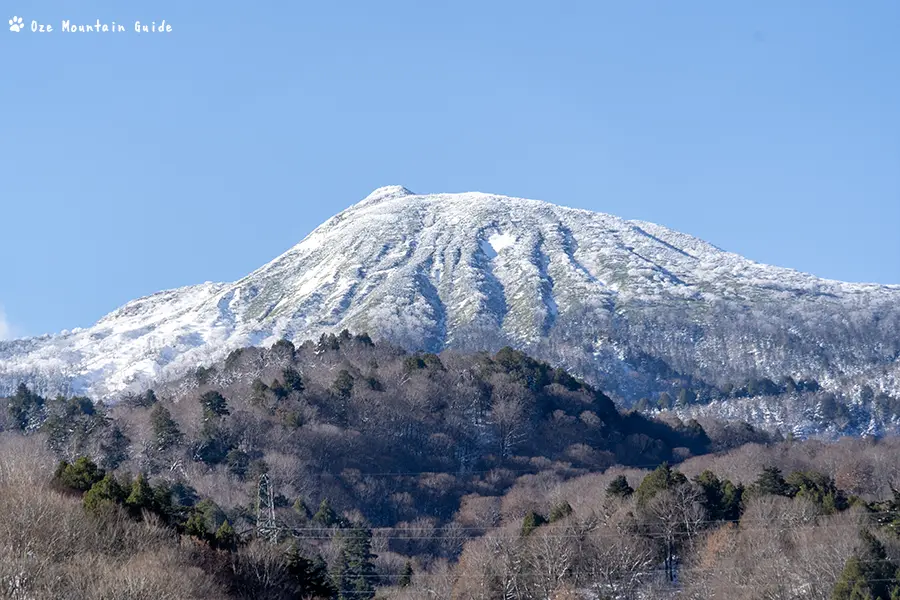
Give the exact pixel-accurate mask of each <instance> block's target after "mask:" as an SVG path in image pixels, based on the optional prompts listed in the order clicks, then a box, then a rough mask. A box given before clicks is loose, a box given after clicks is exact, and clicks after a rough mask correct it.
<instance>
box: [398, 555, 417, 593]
mask: <svg viewBox="0 0 900 600" xmlns="http://www.w3.org/2000/svg"><path fill="white" fill-rule="evenodd" d="M412 576H413V566H412V563H411V562H410V561H406V564H405V565H403V572H402V573H400V579H399V580H398V581H397V585H399V586H400V587H409V585H410V584H411V583H412Z"/></svg>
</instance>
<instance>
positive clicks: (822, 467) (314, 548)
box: [0, 332, 900, 600]
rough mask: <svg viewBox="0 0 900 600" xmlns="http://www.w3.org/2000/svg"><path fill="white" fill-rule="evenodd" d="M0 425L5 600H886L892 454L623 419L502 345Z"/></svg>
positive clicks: (37, 401) (239, 372)
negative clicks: (230, 599) (229, 599)
mask: <svg viewBox="0 0 900 600" xmlns="http://www.w3.org/2000/svg"><path fill="white" fill-rule="evenodd" d="M6 406H7V410H6V412H5V414H4V415H3V417H2V427H3V429H4V433H3V436H2V437H3V439H2V444H3V448H2V449H0V457H2V464H0V489H2V493H0V498H2V501H3V503H4V504H5V506H4V507H3V511H0V531H2V533H3V536H4V538H3V539H7V540H9V542H8V543H7V544H6V545H5V546H4V548H3V551H4V555H3V556H2V557H0V569H2V570H0V594H5V595H6V597H15V598H44V597H47V598H50V597H52V598H173V599H174V598H209V597H222V598H226V597H233V598H344V599H350V598H371V597H384V598H398V599H399V598H460V599H464V598H484V599H488V598H510V599H512V598H522V599H531V598H534V599H537V598H555V599H560V600H561V599H567V598H573V599H574V598H591V599H600V598H623V599H624V598H667V597H670V596H672V597H674V596H675V595H678V597H682V598H684V597H688V598H698V599H700V598H785V599H787V598H822V599H829V600H832V599H841V600H843V599H844V598H848V599H849V598H867V597H868V598H885V599H888V598H890V599H894V598H897V597H900V589H898V588H897V587H896V586H895V583H896V580H895V577H896V572H897V567H898V565H900V540H898V538H897V535H898V534H897V532H896V528H897V527H898V526H900V494H898V493H897V492H895V491H894V488H893V487H892V485H893V484H894V483H900V473H898V470H900V466H898V465H897V461H896V460H895V457H896V455H897V450H898V448H900V444H897V442H896V441H895V440H893V439H885V440H880V441H879V440H874V439H868V440H851V439H847V440H842V441H840V442H837V443H833V444H824V443H822V442H817V441H804V442H799V441H792V440H790V439H788V440H782V439H780V438H778V439H776V438H773V437H772V436H770V435H768V434H765V433H763V432H759V431H756V430H754V429H753V428H752V427H749V426H746V425H741V424H725V423H721V422H717V421H713V420H702V419H701V420H700V421H695V420H689V421H687V422H683V421H681V420H680V419H678V418H677V417H674V415H672V414H670V413H666V414H665V417H664V418H661V419H652V418H648V417H646V416H642V415H641V414H639V413H637V412H627V413H622V412H620V411H618V410H617V409H616V407H615V406H614V405H613V403H612V401H611V400H610V399H609V398H608V397H607V396H606V395H605V394H603V393H602V392H601V391H599V390H597V389H595V388H594V387H592V386H590V385H588V384H586V383H584V382H583V381H581V380H578V379H576V378H573V377H571V376H570V375H569V374H568V373H566V372H565V371H563V370H561V369H554V368H551V367H550V366H549V365H547V364H545V363H542V362H539V361H535V360H533V359H531V358H530V357H528V356H527V355H525V354H523V353H521V352H518V351H515V350H511V349H509V348H504V349H502V350H500V351H499V352H496V353H493V354H488V353H475V354H462V353H456V352H443V353H441V354H439V355H437V354H428V353H409V352H405V351H403V350H401V349H399V348H396V347H393V346H390V345H388V344H378V345H376V344H374V343H373V342H372V341H371V340H370V339H369V338H368V336H366V335H351V334H350V333H348V332H344V333H342V334H341V335H338V336H322V337H321V338H320V339H319V340H318V341H316V342H307V343H304V344H302V345H299V346H294V345H293V344H291V343H290V342H286V341H282V342H279V343H277V344H275V345H274V346H273V347H272V348H267V349H262V348H246V349H243V350H239V351H235V352H233V353H232V354H231V355H230V356H229V357H228V358H227V359H226V360H225V361H223V362H222V363H219V364H217V365H214V366H212V367H208V368H200V369H198V370H197V371H196V372H194V373H192V374H191V375H190V376H189V377H186V378H183V379H181V380H178V381H175V382H171V383H168V384H165V385H162V386H159V387H158V388H157V389H154V390H148V391H146V392H143V393H140V394H127V395H125V396H123V397H122V398H120V399H118V401H117V402H116V403H115V404H113V405H111V406H107V405H105V404H103V403H99V402H93V401H92V400H91V399H88V398H81V397H74V398H67V397H57V398H44V397H42V396H40V395H38V394H35V393H33V392H32V391H30V390H29V389H28V388H27V387H25V386H20V387H19V389H18V390H17V392H16V393H15V394H14V395H13V396H12V397H10V398H9V399H7V401H6ZM173 573H174V574H176V575H175V576H172V574H173ZM866 594H868V595H866Z"/></svg>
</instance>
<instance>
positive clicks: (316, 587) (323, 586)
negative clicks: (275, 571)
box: [287, 544, 335, 598]
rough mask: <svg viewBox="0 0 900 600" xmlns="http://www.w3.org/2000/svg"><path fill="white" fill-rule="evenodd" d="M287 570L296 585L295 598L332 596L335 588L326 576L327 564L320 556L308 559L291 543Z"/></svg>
mask: <svg viewBox="0 0 900 600" xmlns="http://www.w3.org/2000/svg"><path fill="white" fill-rule="evenodd" d="M287 570H288V573H289V574H290V576H291V578H293V580H294V583H295V585H296V590H295V596H296V597H297V598H333V597H334V595H335V588H334V586H333V585H332V582H331V578H330V577H329V576H328V566H327V565H326V564H325V561H324V560H323V559H322V557H321V556H316V557H315V558H313V559H312V560H310V559H309V558H307V557H305V556H303V554H301V552H300V549H299V548H298V547H297V545H296V544H293V545H291V547H290V549H289V550H288V553H287Z"/></svg>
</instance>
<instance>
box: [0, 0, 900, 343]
mask: <svg viewBox="0 0 900 600" xmlns="http://www.w3.org/2000/svg"><path fill="white" fill-rule="evenodd" d="M259 5H263V6H259ZM4 6H5V7H7V11H6V12H8V13H9V15H8V16H6V15H0V23H2V24H4V25H3V27H0V52H2V54H3V56H4V57H5V59H6V60H5V61H4V63H5V69H4V71H5V73H4V75H3V76H2V77H0V114H2V115H3V118H2V133H0V176H2V182H3V184H2V185H3V191H2V192H0V194H2V195H0V198H2V200H0V223H2V225H3V227H2V235H0V274H2V284H0V307H2V310H3V311H5V315H6V320H7V322H8V324H7V325H4V324H3V319H2V318H0V336H7V337H8V336H10V335H24V334H40V333H44V332H52V331H58V330H60V329H64V328H71V327H76V326H86V325H89V324H91V323H92V322H93V321H95V320H96V319H97V318H99V317H100V316H102V315H103V314H105V313H107V312H108V311H110V310H112V309H114V308H116V307H117V306H119V305H121V304H122V303H124V302H126V301H128V300H130V299H133V298H135V297H138V296H141V295H146V294H148V293H152V292H154V291H157V290H160V289H164V288H172V287H178V286H183V285H189V284H194V283H200V282H203V281H207V280H212V281H228V280H234V279H237V278H239V277H241V276H243V275H244V274H246V273H248V272H249V271H251V270H252V269H254V268H256V267H258V266H260V265H262V264H263V263H265V262H267V261H268V260H270V259H271V258H274V257H275V256H276V255H278V254H280V253H281V252H283V251H284V250H286V249H287V248H289V247H290V246H291V245H293V244H295V243H296V242H298V241H299V240H300V239H301V238H303V237H304V236H305V235H306V234H307V233H308V232H309V231H311V230H312V229H313V228H314V227H315V226H316V225H318V224H319V223H321V222H322V221H324V220H325V219H326V218H328V217H329V216H331V215H332V214H334V213H336V212H338V211H339V210H342V209H343V208H346V207H347V206H348V205H350V204H352V203H354V202H356V201H358V200H360V199H362V198H363V197H365V196H366V195H367V194H368V193H369V192H370V191H371V190H372V189H374V188H376V187H379V186H382V185H388V184H401V185H405V186H406V187H408V188H410V189H412V190H413V191H416V192H442V191H469V190H477V191H486V192H495V193H502V194H507V195H516V196H525V197H531V198H540V199H545V200H550V201H553V202H557V203H559V204H566V205H569V206H577V207H582V208H587V209H591V210H597V211H603V212H609V213H613V214H617V215H620V216H622V217H626V218H637V219H644V220H649V221H654V222H657V223H661V224H663V225H666V226H669V227H672V228H674V229H678V230H681V231H685V232H687V233H691V234H693V235H697V236H699V237H701V238H704V239H706V240H709V241H711V242H713V243H715V244H717V245H719V246H721V247H724V248H726V249H728V250H732V251H735V252H739V253H741V254H744V255H746V256H748V257H750V258H752V259H754V260H758V261H761V262H767V263H772V264H777V265H781V266H787V267H792V268H796V269H801V270H804V271H808V272H811V273H814V274H817V275H820V276H824V277H829V278H835V279H845V280H850V281H875V282H881V283H900V233H898V230H900V108H898V107H900V77H898V76H897V74H898V73H900V36H898V34H897V32H898V26H900V3H897V2H895V1H893V0H872V1H869V2H865V3H851V2H821V1H816V2H813V1H795V2H789V3H785V2H775V1H763V2H753V3H749V2H746V3H739V2H712V1H709V2H668V1H666V2H593V1H591V2H587V1H585V2H559V3H551V2H526V1H522V0H518V1H515V2H500V1H493V2H484V1H481V2H470V1H455V2H452V3H451V2H425V1H423V0H418V1H409V2H395V1H391V0H379V1H378V2H373V1H368V0H367V1H365V2H350V1H345V2H296V3H288V2H270V3H256V5H255V4H254V3H245V2H242V3H237V2H230V1H225V2H217V3H213V2H183V1H178V2H175V1H173V0H154V1H153V2H150V1H149V0H129V1H128V2H122V1H121V0H116V1H109V2H97V1H90V0H78V1H73V0H40V1H38V0H10V1H8V2H4ZM13 15H19V16H23V17H24V20H25V23H26V30H25V31H23V32H20V33H13V32H9V31H8V30H7V27H6V26H5V23H6V22H7V19H8V18H9V17H12V16H13ZM98 18H99V19H100V20H101V21H102V22H107V23H108V22H111V21H116V22H118V23H122V24H125V25H126V26H127V27H128V28H129V32H127V33H117V34H77V33H65V32H61V31H59V26H60V22H61V21H62V20H63V19H69V20H70V21H71V22H72V23H73V24H74V23H92V22H94V21H96V20H97V19H98ZM33 19H35V20H38V21H39V22H41V23H45V24H49V25H51V26H53V27H54V28H55V29H57V31H55V32H53V33H50V34H39V33H32V32H31V31H30V23H31V20H33ZM162 19H166V20H167V21H168V22H169V23H170V24H171V25H172V27H173V31H172V33H170V34H159V35H151V34H142V35H138V34H135V33H133V32H132V31H131V28H132V27H133V25H134V21H135V20H141V21H144V22H149V21H154V20H155V21H157V22H159V21H161V20H162ZM10 328H11V330H10Z"/></svg>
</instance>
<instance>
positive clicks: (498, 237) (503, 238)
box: [488, 233, 516, 254]
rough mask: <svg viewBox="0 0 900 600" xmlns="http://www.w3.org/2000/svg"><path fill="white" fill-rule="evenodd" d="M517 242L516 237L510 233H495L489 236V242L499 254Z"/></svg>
mask: <svg viewBox="0 0 900 600" xmlns="http://www.w3.org/2000/svg"><path fill="white" fill-rule="evenodd" d="M515 243H516V238H515V237H513V236H512V235H510V234H508V233H495V234H494V235H492V236H491V237H489V238H488V244H490V245H491V248H493V249H494V251H495V252H497V253H498V254H499V253H500V252H501V251H502V250H503V249H504V248H509V247H510V246H512V245H513V244H515Z"/></svg>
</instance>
